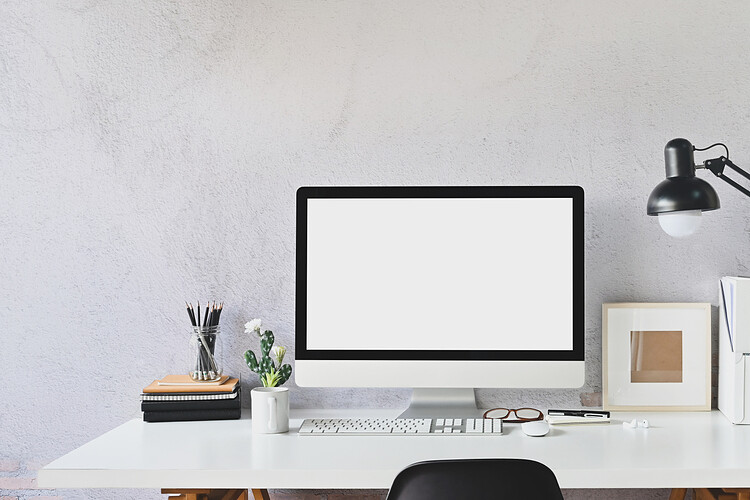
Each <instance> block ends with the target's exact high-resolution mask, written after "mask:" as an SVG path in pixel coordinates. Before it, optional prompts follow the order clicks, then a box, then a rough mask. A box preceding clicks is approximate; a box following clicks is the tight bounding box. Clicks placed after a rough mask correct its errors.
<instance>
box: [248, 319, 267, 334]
mask: <svg viewBox="0 0 750 500" xmlns="http://www.w3.org/2000/svg"><path fill="white" fill-rule="evenodd" d="M262 325H263V322H262V321H261V320H260V318H255V319H251V320H250V321H248V322H247V323H245V333H254V334H256V335H260V329H261V326H262Z"/></svg>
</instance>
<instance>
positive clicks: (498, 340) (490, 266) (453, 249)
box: [295, 186, 584, 416]
mask: <svg viewBox="0 0 750 500" xmlns="http://www.w3.org/2000/svg"><path fill="white" fill-rule="evenodd" d="M583 289H584V279H583V189H582V188H580V187H578V186H534V187H489V186H485V187H302V188H300V189H299V190H298V191H297V283H296V353H295V359H296V361H295V374H296V375H295V380H296V382H297V384H298V385H300V386H314V387H410V388H413V389H414V390H413V395H412V403H411V406H410V408H409V410H408V412H407V413H405V414H404V416H435V415H437V416H440V415H446V416H448V415H453V416H461V415H467V416H468V415H472V414H474V413H475V412H476V403H475V399H474V391H473V389H474V388H487V387H497V388H560V387H580V386H581V385H582V384H583V380H584V346H583V343H584V342H583V341H584V311H583V307H584V290H583Z"/></svg>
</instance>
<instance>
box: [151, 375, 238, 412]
mask: <svg viewBox="0 0 750 500" xmlns="http://www.w3.org/2000/svg"><path fill="white" fill-rule="evenodd" d="M141 410H142V411H143V420H144V421H145V422H177V421H184V420H229V419H237V418H240V383H239V380H238V379H236V378H230V377H228V376H227V375H224V376H222V377H221V378H220V379H219V380H218V381H216V382H196V381H194V380H193V379H191V378H190V376H189V375H167V376H166V377H164V378H163V379H161V380H154V381H153V382H152V383H151V384H149V386H148V387H146V388H144V389H143V394H141Z"/></svg>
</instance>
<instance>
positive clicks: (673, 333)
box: [602, 303, 711, 411]
mask: <svg viewBox="0 0 750 500" xmlns="http://www.w3.org/2000/svg"><path fill="white" fill-rule="evenodd" d="M602 405H603V407H604V409H605V410H615V411H617V410H620V411H708V410H710V409H711V304H708V303H605V304H602Z"/></svg>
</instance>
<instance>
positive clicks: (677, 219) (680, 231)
mask: <svg viewBox="0 0 750 500" xmlns="http://www.w3.org/2000/svg"><path fill="white" fill-rule="evenodd" d="M658 219H659V225H660V226H661V228H662V229H663V230H664V232H665V233H667V234H668V235H670V236H673V237H675V238H684V237H685V236H690V235H691V234H693V233H694V232H695V231H697V230H698V227H699V226H700V225H701V211H700V210H680V211H679V212H666V213H661V214H659V217H658Z"/></svg>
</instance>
